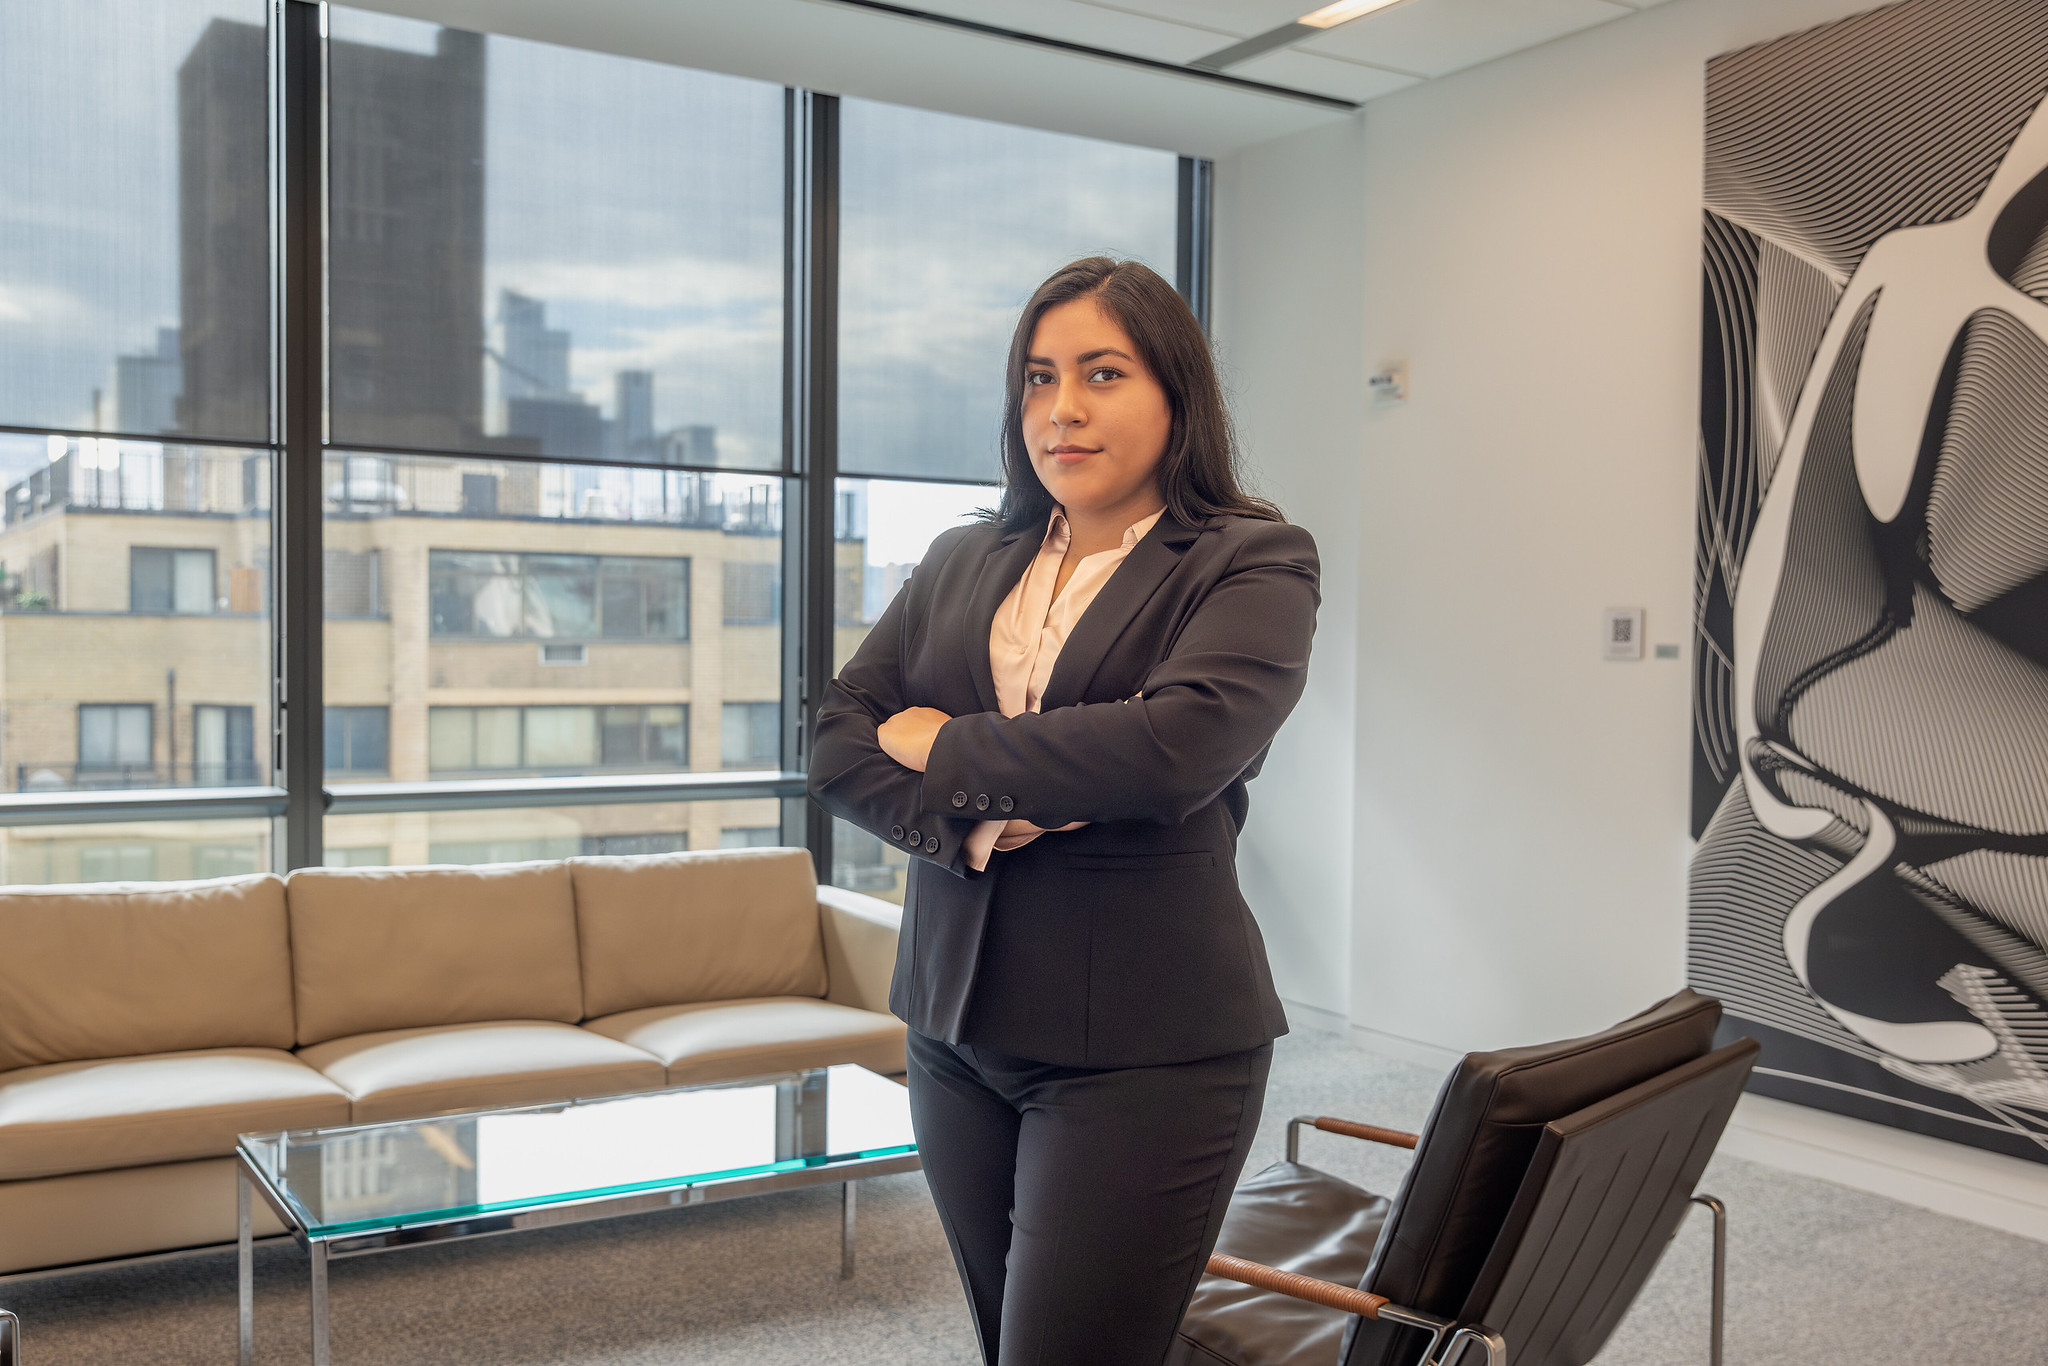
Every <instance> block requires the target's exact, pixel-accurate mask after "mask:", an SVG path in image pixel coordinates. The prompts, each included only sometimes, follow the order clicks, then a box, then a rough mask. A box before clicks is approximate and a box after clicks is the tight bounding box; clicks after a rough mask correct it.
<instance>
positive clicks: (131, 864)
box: [78, 843, 156, 882]
mask: <svg viewBox="0 0 2048 1366" xmlns="http://www.w3.org/2000/svg"><path fill="white" fill-rule="evenodd" d="M155 879H156V846H155V845H154V844H140V843H122V844H88V845H84V846H82V847H80V849H79V851H78V880H79V881H80V882H151V881H154V880H155Z"/></svg>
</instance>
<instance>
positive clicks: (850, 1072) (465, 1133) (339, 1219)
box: [240, 1066, 917, 1238]
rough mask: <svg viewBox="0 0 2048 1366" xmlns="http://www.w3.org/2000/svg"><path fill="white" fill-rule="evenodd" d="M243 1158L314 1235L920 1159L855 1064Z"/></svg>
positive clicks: (323, 1140)
mask: <svg viewBox="0 0 2048 1366" xmlns="http://www.w3.org/2000/svg"><path fill="white" fill-rule="evenodd" d="M240 1148H241V1152H242V1154H243V1156H244V1158H245V1159H246V1160H247V1161H248V1162H249V1163H250V1165H252V1166H253V1167H255V1168H256V1169H257V1170H258V1171H260V1172H261V1173H262V1174H263V1176H264V1177H265V1179H266V1180H267V1181H268V1182H269V1184H270V1186H271V1188H272V1190H274V1191H275V1192H277V1194H278V1195H280V1196H281V1197H282V1198H283V1199H284V1200H285V1201H286V1202H287V1203H288V1204H289V1205H290V1206H291V1207H292V1211H293V1213H294V1215H295V1216H296V1217H297V1219H298V1221H299V1223H300V1225H301V1226H302V1227H303V1228H304V1229H305V1231H306V1233H307V1234H308V1235H309V1236H311V1237H315V1238H321V1237H333V1236H337V1235H342V1234H348V1233H355V1232H361V1231H363V1230H367V1229H379V1228H392V1227H404V1226H406V1225H409V1224H424V1223H437V1222H443V1221H448V1220H460V1219H466V1218H470V1217H473V1216H477V1215H484V1214H493V1213H503V1212H506V1211H517V1210H522V1209H533V1208H538V1207H540V1206H545V1205H553V1204H562V1203H567V1202H571V1201H577V1200H587V1199H592V1198H600V1197H604V1196H610V1195H628V1194H632V1193H635V1192H643V1191H663V1190H675V1189H678V1188H682V1187H687V1186H694V1185H699V1184H703V1183H706V1182H713V1181H727V1180H733V1179H736V1178H740V1177H747V1176H759V1175H766V1174H769V1173H774V1172H784V1171H789V1172H793V1171H800V1170H804V1169H807V1168H818V1167H831V1166H842V1165H852V1164H855V1163H859V1162H864V1161H870V1160H873V1159H876V1158H882V1157H889V1156H895V1155H900V1154H905V1153H913V1152H915V1151H916V1150H917V1146H916V1143H915V1141H914V1140H913V1139H912V1137H911V1132H910V1103H909V1100H908V1093H907V1092H906V1091H905V1090H904V1089H903V1087H902V1086H900V1085H898V1084H897V1083H896V1082H893V1081H891V1080H889V1079H888V1078H887V1077H883V1076H879V1075H877V1074H876V1073H873V1072H870V1071H868V1070H867V1069H866V1068H864V1067H854V1066H842V1067H825V1068H818V1069H815V1070H812V1071H806V1072H797V1073H790V1074H785V1075H783V1076H781V1077H772V1078H767V1079H764V1080H758V1081H750V1082H738V1083H730V1084H722V1085H716V1086H693V1087H686V1088H683V1089H680V1090H674V1091H656V1092H651V1093H645V1094H641V1095H633V1096H617V1097H609V1098H604V1099H598V1100H585V1101H571V1102H568V1103H566V1104H559V1105H537V1106H529V1107H526V1108H523V1109H516V1110H489V1111H481V1112H478V1113H475V1114H464V1115H443V1116H441V1117H439V1118H435V1119H420V1120H406V1121H403V1122H399V1123H392V1124H359V1125H351V1126H348V1127H346V1128H334V1129H294V1130H289V1131H287V1132H284V1133H272V1134H244V1135H242V1137H241V1140H240Z"/></svg>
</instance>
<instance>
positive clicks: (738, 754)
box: [719, 702, 782, 768]
mask: <svg viewBox="0 0 2048 1366" xmlns="http://www.w3.org/2000/svg"><path fill="white" fill-rule="evenodd" d="M719 721H720V736H719V740H720V743H719V756H720V758H721V759H722V761H723V762H724V764H725V767H727V768H774V767H775V766H776V765H777V764H778V763H780V762H781V759H782V704H781V703H780V702H728V703H726V704H725V711H724V713H723V715H721V716H720V718H719Z"/></svg>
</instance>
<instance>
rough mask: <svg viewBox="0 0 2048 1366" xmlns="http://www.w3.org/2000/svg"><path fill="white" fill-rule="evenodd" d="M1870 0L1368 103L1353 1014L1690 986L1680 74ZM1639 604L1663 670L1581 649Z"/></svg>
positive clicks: (1699, 27)
mask: <svg viewBox="0 0 2048 1366" xmlns="http://www.w3.org/2000/svg"><path fill="white" fill-rule="evenodd" d="M1865 7H1867V6H1864V5H1860V4H1857V3H1854V0H1678V3H1674V4H1670V5H1666V6H1663V7H1661V8H1658V9H1655V10H1652V11H1648V12H1645V13H1643V14H1640V15H1637V16H1634V17H1631V18H1628V19H1624V20H1621V21H1620V22H1617V23H1614V24H1610V25H1605V26H1603V27H1601V28H1598V29H1594V30H1591V31H1588V32H1585V33H1582V34H1579V35H1576V36H1574V37H1571V38H1568V39H1564V40H1560V41H1558V42H1555V43H1550V44H1547V45H1545V46H1543V47H1540V48H1535V49H1532V50H1530V51H1528V52H1524V53H1520V54H1517V55H1515V56H1512V57H1508V58H1505V59H1503V60H1501V61H1498V62H1494V63H1491V64H1489V65H1486V66H1483V67H1478V68H1474V69H1472V70H1470V71H1467V72H1464V73H1461V74H1459V75H1456V76H1452V77H1449V78H1447V79H1444V80H1441V81H1436V82H1432V83H1430V84H1428V85H1424V86H1419V87H1417V88H1415V89H1414V90H1411V91H1404V92H1402V93H1400V94H1397V95H1392V96H1389V97H1387V98H1384V99H1381V100H1378V101H1375V102H1374V103H1373V104H1372V105H1371V106H1369V108H1368V110H1367V113H1366V115H1365V148H1364V166H1365V182H1366V186H1367V197H1366V210H1365V217H1364V221H1363V227H1362V231H1361V233H1360V247H1361V250H1362V252H1363V255H1364V258H1365V262H1366V269H1367V283H1366V289H1365V302H1364V311H1365V349H1366V360H1367V362H1368V363H1369V364H1372V363H1379V362H1384V361H1387V360H1393V359H1401V360H1405V361H1407V362H1408V363H1409V366H1410V371H1411V385H1412V389H1413V397H1412V399H1411V400H1410V401H1409V403H1408V404H1407V405H1406V406H1405V407H1404V408H1401V409H1396V410H1391V411H1385V412H1375V413H1371V414H1368V420H1367V422H1366V426H1365V432H1364V439H1363V443H1362V444H1363V448H1364V454H1363V466H1364V479H1363V505H1362V509H1361V514H1360V515H1361V523H1362V526H1363V529H1364V530H1363V537H1362V541H1363V548H1362V552H1361V576H1362V582H1363V591H1362V593H1361V598H1360V604H1361V606H1360V625H1359V682H1358V687H1359V694H1360V719H1359V764H1360V790H1359V813H1358V814H1359V823H1358V832H1359V834H1358V857H1359V872H1358V882H1359V898H1358V911H1357V922H1356V925H1355V928H1354V931H1353V936H1352V948H1353V962H1354V979H1353V995H1352V1013H1353V1019H1354V1020H1355V1021H1356V1022H1357V1023H1358V1024H1360V1025H1363V1026H1365V1027H1367V1028H1370V1029H1374V1030H1378V1031H1382V1032H1384V1033H1386V1034H1390V1035H1395V1036H1400V1037H1405V1038H1412V1039H1417V1040H1421V1041H1424V1042H1427V1043H1431V1044H1437V1045H1443V1046H1447V1047H1451V1048H1455V1049H1465V1048H1471V1047H1478V1046H1485V1045H1498V1044H1503V1043H1509V1042H1527V1041H1532V1040H1535V1039H1541V1038H1547V1037H1557V1036H1560V1035H1564V1034H1569V1033H1573V1032H1577V1031H1581V1030H1586V1029H1592V1028H1596V1027H1598V1026H1601V1025H1603V1024H1606V1023H1609V1022H1611V1021H1613V1020H1615V1019H1618V1018H1620V1017H1621V1016H1623V1015H1625V1014H1628V1013H1629V1012H1631V1011H1633V1010H1636V1009H1638V1008H1640V1007H1642V1006H1643V1005H1646V1004H1648V1003H1649V1002H1650V1001H1651V1000H1653V999H1654V998H1656V997H1657V996H1659V995H1662V994H1663V993H1665V992H1667V991H1670V990H1673V989H1675V988H1676V987H1677V986H1678V985H1679V984H1680V983H1681V982H1682V981H1683V979H1684V961H1685V959H1684V951H1685V945H1684V930H1685V873H1686V861H1687V858H1688V856H1689V853H1690V839H1689V832H1688V828H1687V820H1688V812H1687V803H1688V793H1689V777H1688V764H1689V752H1688V727H1689V725H1690V716H1689V696H1688V677H1689V673H1688V671H1689V668H1690V659H1689V654H1690V650H1691V642H1690V632H1689V630H1688V626H1687V623H1688V619H1689V613H1690V602H1691V591H1692V572H1693V570H1692V549H1693V516H1694V506H1695V489H1694V478H1695V474H1694V470H1695V443H1696V436H1695V432H1696V427H1697V404H1698V390H1699V326H1700V322H1699V316H1700V314H1699V298H1700V283H1699V281H1700V265H1699V255H1700V246H1699V240H1700V227H1699V222H1700V174H1701V164H1700V162H1701V142H1702V90H1703V67H1704V64H1705V62H1706V60H1707V59H1708V58H1709V57H1711V56H1713V55H1715V54H1716V53H1720V52H1724V51H1727V50H1729V49H1732V48H1735V47H1739V46H1742V45H1744V44H1747V43H1752V42H1757V41H1761V40H1764V39H1768V38H1772V37H1776V36H1778V35H1780V34H1783V33H1787V32H1790V31H1793V30H1795V29H1799V28H1803V27H1806V26H1809V25H1811V24H1814V23H1819V22H1824V21H1826V20H1829V19H1833V18H1838V17H1840V16H1842V15H1844V14H1847V13H1851V12H1854V11H1856V10H1857V9H1860V8H1865ZM1609 606H1632V607H1643V608H1645V609H1647V611H1648V623H1647V627H1648V629H1647V635H1648V639H1649V642H1650V643H1652V644H1658V643H1672V644H1678V645H1680V646H1681V647H1682V648H1683V649H1684V651H1685V652H1686V654H1687V656H1688V657H1687V658H1685V659H1681V660H1669V661H1667V660H1657V659H1654V658H1651V659H1646V660H1644V661H1643V662H1641V663H1609V662H1605V661H1603V660H1602V659H1601V658H1600V653H1599V628H1600V614H1601V611H1602V609H1603V608H1606V607H1609Z"/></svg>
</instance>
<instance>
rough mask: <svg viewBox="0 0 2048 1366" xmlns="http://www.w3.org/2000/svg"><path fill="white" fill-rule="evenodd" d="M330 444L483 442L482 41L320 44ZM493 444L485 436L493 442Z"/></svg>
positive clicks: (463, 37)
mask: <svg viewBox="0 0 2048 1366" xmlns="http://www.w3.org/2000/svg"><path fill="white" fill-rule="evenodd" d="M328 66H329V70H330V72H331V77H330V87H329V94H328V156H329V159H330V176H329V190H328V193H329V198H330V204H331V210H330V213H331V218H330V226H329V236H328V278H329V281H330V283H329V286H328V290H329V309H330V315H329V316H330V332H329V343H328V345H329V365H330V367H331V375H332V381H331V382H332V385H333V391H332V400H331V402H332V405H333V414H334V416H333V422H334V439H335V440H336V441H337V442H338V443H355V444H361V445H366V446H413V447H425V448H430V449H431V448H440V449H463V448H468V449H475V448H477V447H478V446H480V445H482V444H484V443H483V406H484V404H483V365H484V309H483V298H484V271H483V256H484V39H483V37H482V36H481V35H480V34H475V33H464V32H461V31H458V30H455V29H443V30H441V32H440V34H439V36H438V38H437V39H436V41H435V50H434V51H433V52H432V53H431V54H425V53H417V52H401V51H396V50H393V49H390V48H383V47H372V46H369V45H366V44H362V43H346V42H340V41H336V42H334V43H332V44H331V45H330V47H329V56H328ZM494 444H495V443H494Z"/></svg>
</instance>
